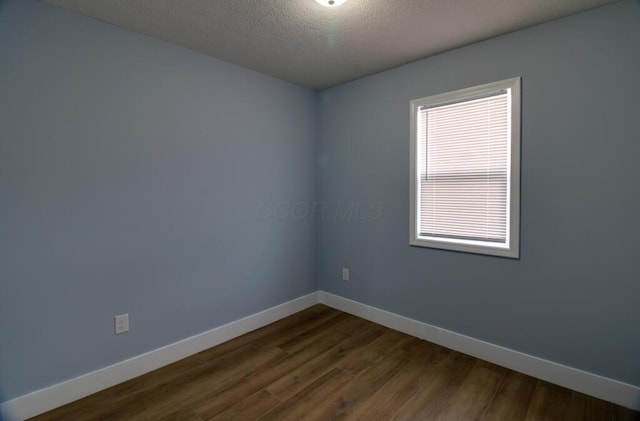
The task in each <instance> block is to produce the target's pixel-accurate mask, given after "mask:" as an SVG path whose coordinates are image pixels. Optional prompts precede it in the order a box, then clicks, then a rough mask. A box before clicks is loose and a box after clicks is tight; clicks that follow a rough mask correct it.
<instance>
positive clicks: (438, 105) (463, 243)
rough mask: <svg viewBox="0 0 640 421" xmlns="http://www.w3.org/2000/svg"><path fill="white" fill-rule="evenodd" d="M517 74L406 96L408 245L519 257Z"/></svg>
mask: <svg viewBox="0 0 640 421" xmlns="http://www.w3.org/2000/svg"><path fill="white" fill-rule="evenodd" d="M519 216H520V78H513V79H509V80H504V81H501V82H495V83H489V84H487V85H482V86H477V87H474V88H467V89H462V90H459V91H455V92H450V93H445V94H441V95H434V96H430V97H426V98H421V99H416V100H413V101H411V237H410V244H411V245H414V246H422V247H434V248H439V249H447V250H457V251H464V252H470V253H481V254H489V255H496V256H506V257H515V258H517V257H519V230H520V223H519Z"/></svg>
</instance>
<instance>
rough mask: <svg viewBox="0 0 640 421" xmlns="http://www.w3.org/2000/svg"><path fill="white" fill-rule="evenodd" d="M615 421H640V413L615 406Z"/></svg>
mask: <svg viewBox="0 0 640 421" xmlns="http://www.w3.org/2000/svg"><path fill="white" fill-rule="evenodd" d="M613 420H614V421H640V412H637V411H632V410H631V409H627V408H623V407H622V406H617V405H613Z"/></svg>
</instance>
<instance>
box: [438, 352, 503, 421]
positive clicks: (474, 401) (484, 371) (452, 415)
mask: <svg viewBox="0 0 640 421" xmlns="http://www.w3.org/2000/svg"><path fill="white" fill-rule="evenodd" d="M506 372H507V369H506V368H503V367H499V366H497V365H495V364H491V363H488V362H486V361H482V360H476V362H475V364H474V366H473V368H472V369H471V372H470V373H469V374H468V375H467V377H466V378H465V380H464V382H463V383H462V385H461V386H460V388H459V389H458V390H457V391H456V393H455V394H454V395H453V396H452V397H451V399H450V400H449V403H448V404H447V407H446V408H445V409H444V410H443V411H442V412H441V413H440V415H439V416H438V417H437V418H436V421H458V420H472V419H477V418H479V417H478V414H482V413H484V411H485V410H486V408H487V407H488V406H489V403H490V402H491V400H492V399H493V397H494V395H495V394H496V393H497V391H498V388H499V386H500V384H501V383H502V380H503V379H504V376H505V374H506Z"/></svg>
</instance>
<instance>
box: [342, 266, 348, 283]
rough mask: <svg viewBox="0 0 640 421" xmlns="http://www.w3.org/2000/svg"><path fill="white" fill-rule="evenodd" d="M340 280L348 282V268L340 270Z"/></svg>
mask: <svg viewBox="0 0 640 421" xmlns="http://www.w3.org/2000/svg"><path fill="white" fill-rule="evenodd" d="M342 280H343V281H349V269H348V268H342Z"/></svg>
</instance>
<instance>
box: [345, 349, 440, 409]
mask: <svg viewBox="0 0 640 421" xmlns="http://www.w3.org/2000/svg"><path fill="white" fill-rule="evenodd" d="M402 349H403V350H405V351H407V350H408V349H409V350H408V351H407V352H408V353H409V355H410V356H411V359H410V361H409V363H408V364H407V365H405V366H404V367H402V368H401V369H400V371H399V372H398V374H396V375H395V376H394V377H393V378H392V379H391V380H390V381H389V382H388V383H387V384H386V385H385V386H384V387H381V388H380V389H378V391H377V392H375V393H374V394H373V396H372V397H371V399H368V400H367V401H366V402H364V403H363V404H362V405H360V407H359V408H354V410H353V411H352V414H351V416H350V417H349V418H350V419H353V420H362V421H370V420H390V419H392V418H393V416H394V415H395V413H396V412H398V409H399V408H402V407H403V406H404V405H405V403H406V402H407V401H408V400H409V399H410V398H411V397H412V396H413V395H414V394H415V393H416V392H418V390H420V388H421V387H422V384H423V383H424V382H425V381H426V377H425V374H427V372H428V369H429V368H430V366H432V365H434V364H438V363H439V362H440V361H442V360H444V359H445V358H447V357H448V356H449V355H450V351H448V350H446V349H445V348H442V347H439V346H437V345H434V344H431V343H428V342H425V341H418V346H415V344H412V346H407V347H402Z"/></svg>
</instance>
